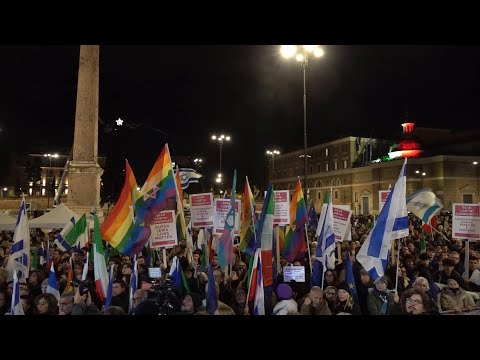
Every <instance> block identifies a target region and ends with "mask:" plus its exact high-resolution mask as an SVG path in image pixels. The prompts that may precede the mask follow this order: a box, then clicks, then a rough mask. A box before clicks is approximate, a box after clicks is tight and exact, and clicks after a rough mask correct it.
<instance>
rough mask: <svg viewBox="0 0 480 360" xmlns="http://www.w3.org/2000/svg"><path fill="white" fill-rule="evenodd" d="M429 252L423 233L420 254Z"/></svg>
mask: <svg viewBox="0 0 480 360" xmlns="http://www.w3.org/2000/svg"><path fill="white" fill-rule="evenodd" d="M425 252H427V242H426V241H425V234H424V233H422V237H421V239H420V254H423V253H425Z"/></svg>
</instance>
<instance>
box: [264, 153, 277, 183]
mask: <svg viewBox="0 0 480 360" xmlns="http://www.w3.org/2000/svg"><path fill="white" fill-rule="evenodd" d="M266 154H267V155H269V156H271V157H272V179H275V155H280V151H278V150H267V152H266Z"/></svg>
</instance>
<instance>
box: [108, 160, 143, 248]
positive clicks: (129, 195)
mask: <svg viewBox="0 0 480 360" xmlns="http://www.w3.org/2000/svg"><path fill="white" fill-rule="evenodd" d="M137 196H138V191H137V180H136V179H135V175H134V174H133V171H132V168H131V167H130V164H129V163H128V161H126V164H125V183H124V184H123V188H122V191H121V192H120V197H119V198H118V200H117V202H116V204H115V206H114V207H113V209H112V211H110V213H109V214H108V216H107V218H106V219H105V221H104V222H103V224H102V227H101V229H100V232H101V234H102V238H103V239H104V240H105V241H106V242H107V243H109V244H110V246H112V247H113V248H116V249H117V250H118V251H119V252H121V253H124V254H128V255H131V253H130V252H129V251H128V250H129V249H132V243H133V241H134V240H133V238H132V234H133V229H134V226H135V221H134V219H135V215H134V202H135V200H136V198H137Z"/></svg>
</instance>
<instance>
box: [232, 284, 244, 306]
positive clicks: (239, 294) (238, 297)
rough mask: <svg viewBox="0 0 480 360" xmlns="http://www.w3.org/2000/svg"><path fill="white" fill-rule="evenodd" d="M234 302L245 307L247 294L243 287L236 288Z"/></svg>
mask: <svg viewBox="0 0 480 360" xmlns="http://www.w3.org/2000/svg"><path fill="white" fill-rule="evenodd" d="M235 302H236V303H237V304H239V305H245V304H246V303H247V292H246V291H245V289H244V288H243V287H240V286H239V287H238V288H237V290H236V291H235Z"/></svg>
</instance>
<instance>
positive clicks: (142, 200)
mask: <svg viewBox="0 0 480 360" xmlns="http://www.w3.org/2000/svg"><path fill="white" fill-rule="evenodd" d="M176 192H177V190H176V188H175V179H174V177H173V168H172V161H171V159H170V151H169V150H168V144H165V146H164V147H163V150H162V152H161V153H160V156H159V157H158V159H157V161H156V162H155V165H154V166H153V168H152V170H151V171H150V174H149V175H148V178H147V180H146V181H145V184H143V186H142V188H141V189H140V192H139V194H138V198H137V200H136V201H135V227H134V229H133V239H135V241H134V242H133V241H131V242H130V243H128V245H129V246H128V247H127V248H126V249H125V250H126V251H127V252H126V253H127V254H136V255H139V254H140V252H141V251H142V249H143V247H144V246H145V244H146V243H147V241H148V238H149V237H150V234H151V231H150V224H151V223H152V221H153V219H154V218H155V215H156V214H157V213H159V212H161V211H162V210H165V209H166V208H167V206H168V205H169V201H175V198H176V196H177V195H176Z"/></svg>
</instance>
